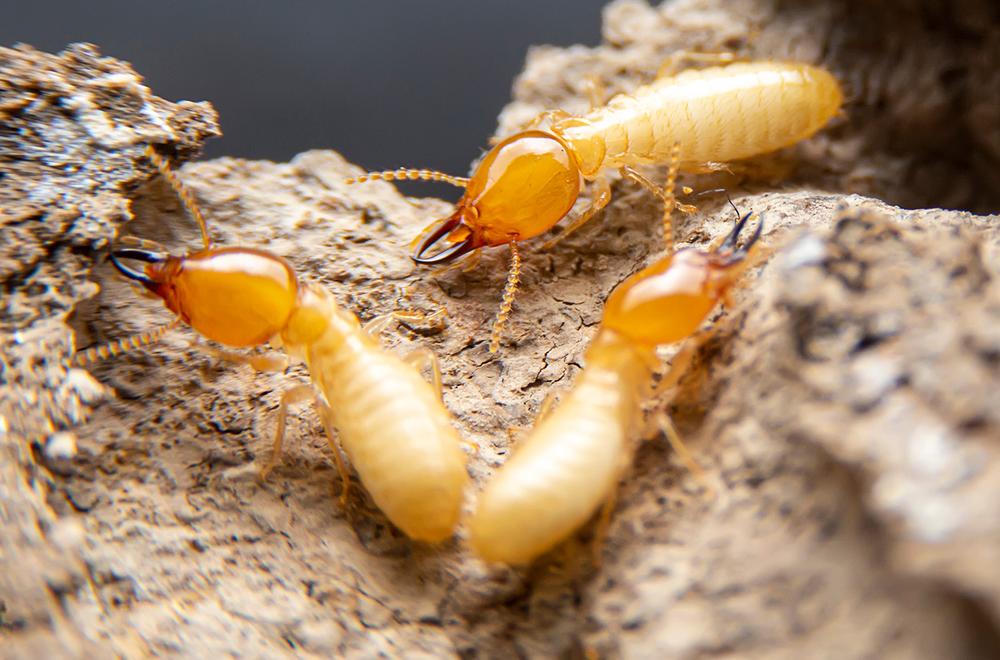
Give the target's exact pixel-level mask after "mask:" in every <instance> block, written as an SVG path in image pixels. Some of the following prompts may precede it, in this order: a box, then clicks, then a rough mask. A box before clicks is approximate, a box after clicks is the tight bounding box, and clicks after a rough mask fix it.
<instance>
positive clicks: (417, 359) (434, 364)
mask: <svg viewBox="0 0 1000 660" xmlns="http://www.w3.org/2000/svg"><path fill="white" fill-rule="evenodd" d="M403 362H405V363H406V364H409V365H412V366H413V367H415V368H416V369H417V371H422V370H423V369H424V367H429V368H430V370H431V385H433V386H434V391H435V392H437V395H438V398H442V397H443V396H444V389H443V388H442V387H441V364H440V363H439V362H438V359H437V355H435V354H434V351H432V350H430V349H429V348H417V349H414V350H412V351H410V352H409V353H407V354H406V355H404V356H403Z"/></svg>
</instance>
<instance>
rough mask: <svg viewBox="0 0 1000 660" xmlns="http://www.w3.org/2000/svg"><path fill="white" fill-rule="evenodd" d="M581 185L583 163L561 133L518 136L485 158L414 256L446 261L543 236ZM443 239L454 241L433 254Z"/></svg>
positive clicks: (426, 261) (570, 204)
mask: <svg viewBox="0 0 1000 660" xmlns="http://www.w3.org/2000/svg"><path fill="white" fill-rule="evenodd" d="M580 185H581V176H580V168H579V166H578V165H577V162H576V159H575V158H574V156H573V154H572V152H571V151H570V148H569V147H568V146H567V145H566V143H565V142H564V141H563V140H562V139H561V138H559V137H557V136H556V135H554V134H552V133H547V132H545V131H524V132H522V133H518V134H517V135H513V136H511V137H509V138H507V139H506V140H504V141H503V142H501V143H500V144H498V145H497V146H495V147H493V148H492V149H491V150H490V151H489V152H488V153H487V154H486V156H485V157H484V158H483V159H482V161H480V163H479V165H478V166H477V167H476V171H475V172H474V173H473V175H472V178H471V179H470V180H469V183H468V185H467V186H466V189H465V194H464V195H463V196H462V199H460V200H459V201H458V204H457V205H456V207H455V212H454V213H452V214H451V215H450V216H449V217H447V218H444V219H442V220H439V221H438V222H436V223H435V224H433V225H431V227H429V228H428V230H427V236H426V238H425V239H424V240H423V241H422V242H421V243H420V244H419V245H418V246H417V249H416V250H415V251H414V253H413V260H414V261H416V262H417V263H422V264H440V263H445V262H448V261H452V260H454V259H456V258H458V257H460V256H462V255H463V254H466V253H468V252H471V251H472V250H475V249H477V248H480V247H487V246H493V245H503V244H506V243H509V242H511V240H518V241H520V240H524V239H527V238H531V237H533V236H537V235H538V234H541V233H543V232H545V231H547V230H548V229H549V228H551V227H552V226H553V225H555V224H556V223H557V222H559V220H560V219H562V217H563V216H565V215H566V214H567V213H568V212H569V210H570V209H571V208H573V203H574V202H576V198H577V196H578V195H579V194H580ZM441 240H445V241H446V242H447V243H448V244H449V245H448V246H447V247H445V248H443V249H442V250H440V251H438V252H435V253H433V254H430V255H428V254H427V253H428V251H429V250H430V249H431V248H432V247H433V246H434V245H436V244H437V243H438V242H439V241H441Z"/></svg>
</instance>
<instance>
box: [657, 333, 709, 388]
mask: <svg viewBox="0 0 1000 660" xmlns="http://www.w3.org/2000/svg"><path fill="white" fill-rule="evenodd" d="M718 330H719V328H718V326H714V325H713V326H711V327H710V328H708V329H706V330H702V331H700V332H697V333H695V334H694V335H692V336H690V337H688V339H687V340H686V341H685V342H684V344H683V345H681V348H680V350H679V351H677V353H675V354H674V357H673V359H672V360H671V361H670V368H669V369H667V373H665V374H663V378H661V379H660V382H659V383H657V385H656V388H655V389H654V390H653V393H652V398H654V399H656V398H659V397H660V396H662V395H663V393H664V392H667V391H669V390H670V389H671V388H673V387H674V386H675V385H676V384H677V383H678V381H680V379H681V377H682V376H683V375H684V374H685V372H687V370H688V367H689V366H691V360H692V359H693V358H694V356H695V354H696V353H697V352H698V349H699V348H701V346H702V344H704V343H705V342H707V341H708V340H709V339H711V338H712V337H713V336H714V335H715V333H716V332H718Z"/></svg>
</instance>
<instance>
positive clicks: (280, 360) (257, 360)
mask: <svg viewBox="0 0 1000 660" xmlns="http://www.w3.org/2000/svg"><path fill="white" fill-rule="evenodd" d="M191 345H192V346H193V347H194V348H196V349H198V350H199V351H201V352H203V353H206V354H208V355H211V356H212V357H214V358H216V359H219V360H222V361H223V362H231V363H233V364H248V365H250V366H251V367H253V369H254V370H255V371H284V370H285V369H287V368H288V357H287V356H285V355H281V354H280V353H271V354H269V355H244V354H242V353H236V352H234V351H225V350H222V349H220V348H216V347H214V346H208V345H206V344H202V343H192V344H191Z"/></svg>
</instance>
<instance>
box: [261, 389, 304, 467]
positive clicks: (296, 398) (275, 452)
mask: <svg viewBox="0 0 1000 660" xmlns="http://www.w3.org/2000/svg"><path fill="white" fill-rule="evenodd" d="M311 396H313V388H312V385H296V386H295V387H293V388H291V389H289V390H285V393H284V394H282V395H281V403H280V404H278V420H277V428H276V429H275V431H274V445H273V449H272V450H271V458H270V459H268V461H267V463H265V464H264V467H262V468H261V469H260V473H259V474H260V480H261V481H264V480H265V479H267V475H269V474H270V473H271V470H273V469H274V466H276V465H277V464H278V461H279V460H281V449H282V447H283V446H284V444H285V421H286V418H287V416H288V406H290V405H292V404H293V403H300V402H302V401H305V400H306V399H308V398H309V397H311Z"/></svg>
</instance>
